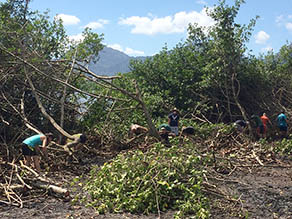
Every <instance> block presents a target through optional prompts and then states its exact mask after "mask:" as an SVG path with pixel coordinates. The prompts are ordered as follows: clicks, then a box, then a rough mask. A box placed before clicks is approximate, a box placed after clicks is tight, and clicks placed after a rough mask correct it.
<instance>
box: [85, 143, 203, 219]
mask: <svg viewBox="0 0 292 219" xmlns="http://www.w3.org/2000/svg"><path fill="white" fill-rule="evenodd" d="M192 147H193V145H191V144H187V145H185V146H184V147H183V148H182V147H179V146H173V147H172V148H165V147H164V146H163V145H162V144H161V143H157V144H156V145H155V146H154V147H153V148H151V149H150V150H149V151H147V152H145V153H143V152H141V151H133V152H129V153H128V154H120V155H118V156H117V157H116V158H115V159H113V160H112V161H111V162H109V163H105V164H104V165H103V166H102V167H101V168H98V167H96V168H94V169H93V170H92V171H91V176H90V179H89V180H88V182H87V184H86V186H85V189H86V190H87V191H88V193H89V195H90V199H86V198H84V201H85V202H86V203H87V205H88V206H91V207H94V208H95V209H96V210H97V211H98V212H99V213H104V212H122V211H126V212H131V213H146V214H147V213H151V212H153V213H157V212H158V210H160V211H166V210H168V209H173V210H177V216H178V217H182V216H183V215H186V214H194V215H196V216H197V217H198V218H207V217H208V201H207V199H206V198H205V197H204V196H203V194H202V192H201V187H200V184H201V182H202V174H203V170H202V169H201V168H200V166H201V165H202V164H203V163H204V161H203V159H202V158H201V157H199V156H197V155H195V154H194V152H193V149H192Z"/></svg>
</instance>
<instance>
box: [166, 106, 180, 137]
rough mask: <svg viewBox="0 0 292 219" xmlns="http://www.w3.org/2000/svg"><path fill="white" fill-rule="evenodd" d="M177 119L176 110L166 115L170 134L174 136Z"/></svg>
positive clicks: (177, 123) (177, 125) (176, 131)
mask: <svg viewBox="0 0 292 219" xmlns="http://www.w3.org/2000/svg"><path fill="white" fill-rule="evenodd" d="M179 119H180V118H179V112H178V110H177V108H174V109H173V110H172V112H171V113H170V114H169V115H168V125H169V126H170V128H171V132H173V133H174V134H175V135H178V127H179Z"/></svg>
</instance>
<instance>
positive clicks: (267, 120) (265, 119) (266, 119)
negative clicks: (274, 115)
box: [261, 116, 270, 126]
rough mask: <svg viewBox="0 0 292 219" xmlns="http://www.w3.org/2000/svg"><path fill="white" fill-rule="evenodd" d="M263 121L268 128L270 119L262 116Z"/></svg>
mask: <svg viewBox="0 0 292 219" xmlns="http://www.w3.org/2000/svg"><path fill="white" fill-rule="evenodd" d="M261 120H262V122H263V124H264V126H267V123H268V122H269V121H270V119H269V118H268V117H267V116H261Z"/></svg>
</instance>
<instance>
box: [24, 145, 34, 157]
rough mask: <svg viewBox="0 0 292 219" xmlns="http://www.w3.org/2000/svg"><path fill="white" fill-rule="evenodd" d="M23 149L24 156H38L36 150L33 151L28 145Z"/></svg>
mask: <svg viewBox="0 0 292 219" xmlns="http://www.w3.org/2000/svg"><path fill="white" fill-rule="evenodd" d="M21 148H22V154H23V155H25V156H36V155H37V153H36V150H35V149H32V148H31V147H29V146H27V145H26V144H22V145H21Z"/></svg>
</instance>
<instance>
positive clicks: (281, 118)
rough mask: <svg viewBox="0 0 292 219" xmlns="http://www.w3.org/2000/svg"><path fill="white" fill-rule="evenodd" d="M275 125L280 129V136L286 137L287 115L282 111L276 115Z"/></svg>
mask: <svg viewBox="0 0 292 219" xmlns="http://www.w3.org/2000/svg"><path fill="white" fill-rule="evenodd" d="M277 126H278V128H279V130H280V134H281V137H282V138H283V137H287V131H288V126H287V117H286V115H285V114H284V112H282V113H280V114H279V115H278V117H277Z"/></svg>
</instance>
